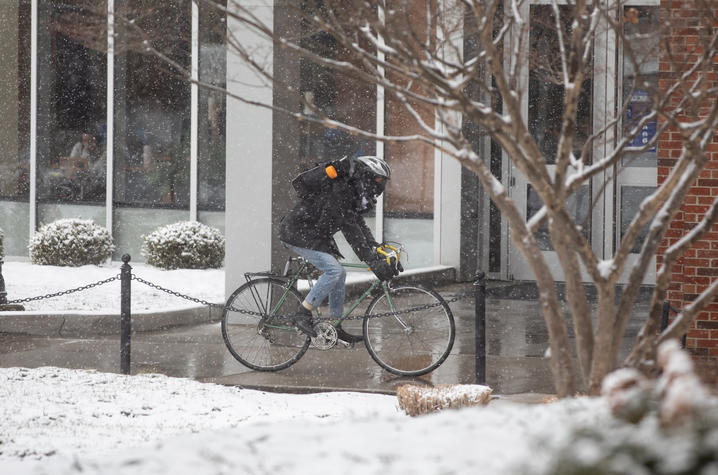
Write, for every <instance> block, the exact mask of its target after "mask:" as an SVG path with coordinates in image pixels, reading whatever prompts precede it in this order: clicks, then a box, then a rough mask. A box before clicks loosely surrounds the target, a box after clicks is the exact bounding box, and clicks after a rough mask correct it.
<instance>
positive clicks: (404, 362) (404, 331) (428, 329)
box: [363, 286, 456, 376]
mask: <svg viewBox="0 0 718 475" xmlns="http://www.w3.org/2000/svg"><path fill="white" fill-rule="evenodd" d="M424 306H427V307H426V308H423V307H424ZM414 308H416V310H413V311H411V312H407V313H402V311H406V310H410V309H414ZM379 313H389V314H390V315H388V316H383V317H376V318H371V317H368V316H367V317H365V318H364V325H363V328H364V344H365V345H366V349H367V351H369V354H370V355H371V357H372V358H373V359H374V361H376V362H377V363H378V364H379V366H381V367H382V368H384V369H385V370H387V371H389V372H390V373H393V374H397V375H399V376H421V375H422V374H426V373H429V372H430V371H433V370H435V369H436V368H438V367H439V365H441V363H443V362H444V360H446V358H447V357H448V356H449V353H450V352H451V348H452V347H453V346H454V338H455V335H456V328H455V325H454V316H453V314H452V313H451V309H449V305H448V304H447V303H446V301H445V300H444V299H443V298H442V297H441V296H440V295H439V294H438V293H436V292H434V291H433V290H428V289H425V288H423V287H421V286H405V287H396V288H391V289H389V292H388V296H387V293H386V292H385V293H382V294H380V295H378V296H377V297H376V298H375V299H374V300H372V302H371V303H370V304H369V307H368V308H367V311H366V314H367V315H371V314H379Z"/></svg>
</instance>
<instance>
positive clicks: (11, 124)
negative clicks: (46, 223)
mask: <svg viewBox="0 0 718 475" xmlns="http://www.w3.org/2000/svg"><path fill="white" fill-rule="evenodd" d="M0 42H1V44H2V45H3V46H2V48H1V49H0V64H2V66H3V67H2V68H0V117H2V119H3V127H2V128H0V150H2V152H3V153H0V198H3V199H11V200H24V201H27V199H28V197H29V192H30V167H29V163H30V159H29V138H30V89H29V81H28V80H27V78H29V77H30V2H29V0H21V1H19V2H0ZM4 231H5V233H6V235H7V233H8V232H9V229H8V225H7V224H6V225H5V226H4ZM6 239H7V237H6Z"/></svg>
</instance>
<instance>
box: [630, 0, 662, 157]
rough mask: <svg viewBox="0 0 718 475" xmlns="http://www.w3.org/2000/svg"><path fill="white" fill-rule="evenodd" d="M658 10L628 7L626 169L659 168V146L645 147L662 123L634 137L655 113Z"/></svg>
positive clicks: (648, 126)
mask: <svg viewBox="0 0 718 475" xmlns="http://www.w3.org/2000/svg"><path fill="white" fill-rule="evenodd" d="M659 28H660V23H659V18H658V7H647V6H643V7H642V6H630V7H624V21H623V29H624V37H625V42H624V45H623V104H624V116H623V133H624V135H625V136H627V137H628V136H630V137H632V138H631V141H630V142H629V146H628V148H627V150H628V153H627V154H626V155H625V156H624V157H623V160H622V164H623V166H626V167H627V166H631V167H655V166H656V164H657V152H656V146H655V145H653V146H650V147H649V148H647V149H645V150H644V147H645V146H646V145H647V144H648V142H650V140H651V139H653V138H654V137H655V135H656V129H657V125H658V119H657V118H654V119H652V120H651V121H649V122H647V123H645V124H643V125H642V126H641V129H640V130H639V131H638V132H637V133H631V132H632V130H633V129H635V128H636V127H637V126H638V124H639V122H640V121H641V119H643V117H645V115H646V114H647V113H648V112H650V110H651V109H652V107H651V102H652V100H653V96H654V95H655V94H656V92H657V90H658V40H659V38H658V34H657V32H658V30H659Z"/></svg>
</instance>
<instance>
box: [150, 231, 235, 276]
mask: <svg viewBox="0 0 718 475" xmlns="http://www.w3.org/2000/svg"><path fill="white" fill-rule="evenodd" d="M142 238H143V239H144V244H143V245H142V255H143V256H144V257H145V258H146V259H147V263H148V264H151V265H153V266H156V267H160V268H163V269H208V268H218V267H222V263H223V261H224V237H223V236H222V233H220V232H219V230H217V229H216V228H212V227H210V226H207V225H205V224H202V223H198V222H196V221H181V222H179V223H174V224H168V225H167V226H162V227H159V228H157V229H156V230H154V231H153V232H151V233H150V234H147V235H145V236H142Z"/></svg>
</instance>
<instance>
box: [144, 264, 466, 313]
mask: <svg viewBox="0 0 718 475" xmlns="http://www.w3.org/2000/svg"><path fill="white" fill-rule="evenodd" d="M132 280H136V281H137V282H140V283H142V284H145V285H147V286H149V287H152V288H153V289H157V290H160V291H162V292H165V293H168V294H170V295H174V296H175V297H179V298H182V299H185V300H189V301H191V302H195V303H199V304H202V305H206V306H209V307H214V308H221V309H222V310H231V311H233V312H237V313H241V314H244V315H252V316H255V317H260V318H264V317H266V314H265V313H261V312H255V311H253V310H244V309H240V308H234V307H232V306H227V305H223V304H217V303H211V302H208V301H206V300H202V299H198V298H196V297H191V296H189V295H185V294H183V293H181V292H176V291H174V290H170V289H166V288H164V287H162V286H161V285H157V284H154V283H152V282H149V281H147V280H145V279H142V278H140V277H137V276H136V275H134V274H132ZM473 295H474V293H473V292H464V293H461V294H458V295H456V296H455V297H452V298H450V299H444V300H442V301H440V302H434V303H428V304H424V305H419V306H417V307H411V308H407V309H404V310H396V311H393V312H383V313H376V314H369V315H366V314H364V315H354V316H349V317H347V318H345V320H363V319H365V318H382V317H391V316H396V315H403V314H407V313H413V312H418V311H421V310H428V309H430V308H433V307H438V306H440V305H443V304H444V303H446V304H450V303H453V302H456V301H458V300H462V299H465V298H468V297H471V296H473ZM292 317H293V315H274V316H273V317H272V318H275V319H277V320H280V321H287V322H290V321H291V320H292ZM335 320H336V318H335V317H315V318H314V319H313V321H316V322H320V321H335Z"/></svg>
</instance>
